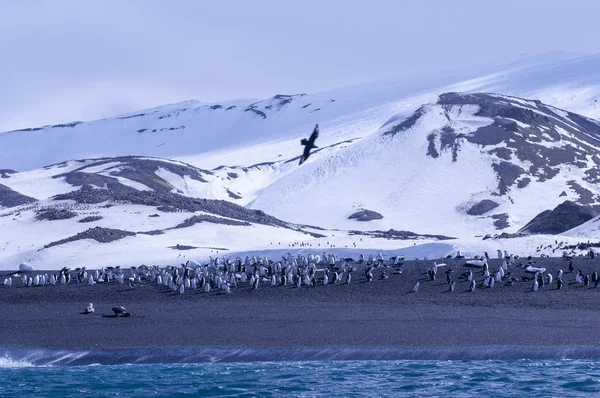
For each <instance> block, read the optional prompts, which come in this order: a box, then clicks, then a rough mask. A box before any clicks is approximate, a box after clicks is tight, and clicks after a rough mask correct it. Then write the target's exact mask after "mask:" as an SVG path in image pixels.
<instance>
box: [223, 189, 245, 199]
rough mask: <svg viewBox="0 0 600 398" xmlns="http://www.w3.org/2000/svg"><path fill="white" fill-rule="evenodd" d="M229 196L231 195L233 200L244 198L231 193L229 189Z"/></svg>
mask: <svg viewBox="0 0 600 398" xmlns="http://www.w3.org/2000/svg"><path fill="white" fill-rule="evenodd" d="M227 195H229V197H230V198H232V199H241V198H242V197H241V196H240V195H238V194H236V193H234V192H231V191H230V190H229V189H227Z"/></svg>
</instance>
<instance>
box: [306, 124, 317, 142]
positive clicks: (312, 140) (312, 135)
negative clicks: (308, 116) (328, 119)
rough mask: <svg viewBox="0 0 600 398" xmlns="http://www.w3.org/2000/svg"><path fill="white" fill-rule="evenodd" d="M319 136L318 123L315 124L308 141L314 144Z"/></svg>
mask: <svg viewBox="0 0 600 398" xmlns="http://www.w3.org/2000/svg"><path fill="white" fill-rule="evenodd" d="M318 137H319V125H318V124H317V125H316V126H315V129H314V130H313V132H312V134H311V135H310V138H309V139H308V142H310V144H311V145H312V144H314V143H315V140H316V139H317V138H318Z"/></svg>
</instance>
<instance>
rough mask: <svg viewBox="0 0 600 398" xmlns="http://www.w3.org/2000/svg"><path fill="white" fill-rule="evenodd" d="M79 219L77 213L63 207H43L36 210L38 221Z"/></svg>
mask: <svg viewBox="0 0 600 398" xmlns="http://www.w3.org/2000/svg"><path fill="white" fill-rule="evenodd" d="M73 217H77V213H76V212H74V211H72V210H69V209H65V208H62V207H43V208H41V209H38V210H36V216H35V218H36V220H38V221H41V220H46V221H55V220H68V219H69V218H73Z"/></svg>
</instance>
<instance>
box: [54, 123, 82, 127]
mask: <svg viewBox="0 0 600 398" xmlns="http://www.w3.org/2000/svg"><path fill="white" fill-rule="evenodd" d="M81 123H83V122H79V121H77V122H71V123H62V124H55V125H53V126H51V127H53V128H63V127H69V128H73V127H75V126H77V125H78V124H81Z"/></svg>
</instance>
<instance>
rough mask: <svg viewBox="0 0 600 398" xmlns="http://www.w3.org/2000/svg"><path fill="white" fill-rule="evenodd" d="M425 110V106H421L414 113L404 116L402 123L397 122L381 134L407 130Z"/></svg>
mask: <svg viewBox="0 0 600 398" xmlns="http://www.w3.org/2000/svg"><path fill="white" fill-rule="evenodd" d="M426 110H427V107H426V106H422V107H420V108H419V109H417V111H416V112H415V113H413V114H412V115H411V116H410V117H408V118H406V119H405V120H404V121H403V122H402V123H399V124H397V125H395V126H393V127H392V128H391V129H390V130H389V131H386V132H385V133H383V135H396V134H397V133H401V132H403V131H406V130H408V129H409V128H411V127H412V126H414V125H415V123H417V121H418V120H419V119H420V118H421V116H423V115H424V114H425V111H426Z"/></svg>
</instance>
